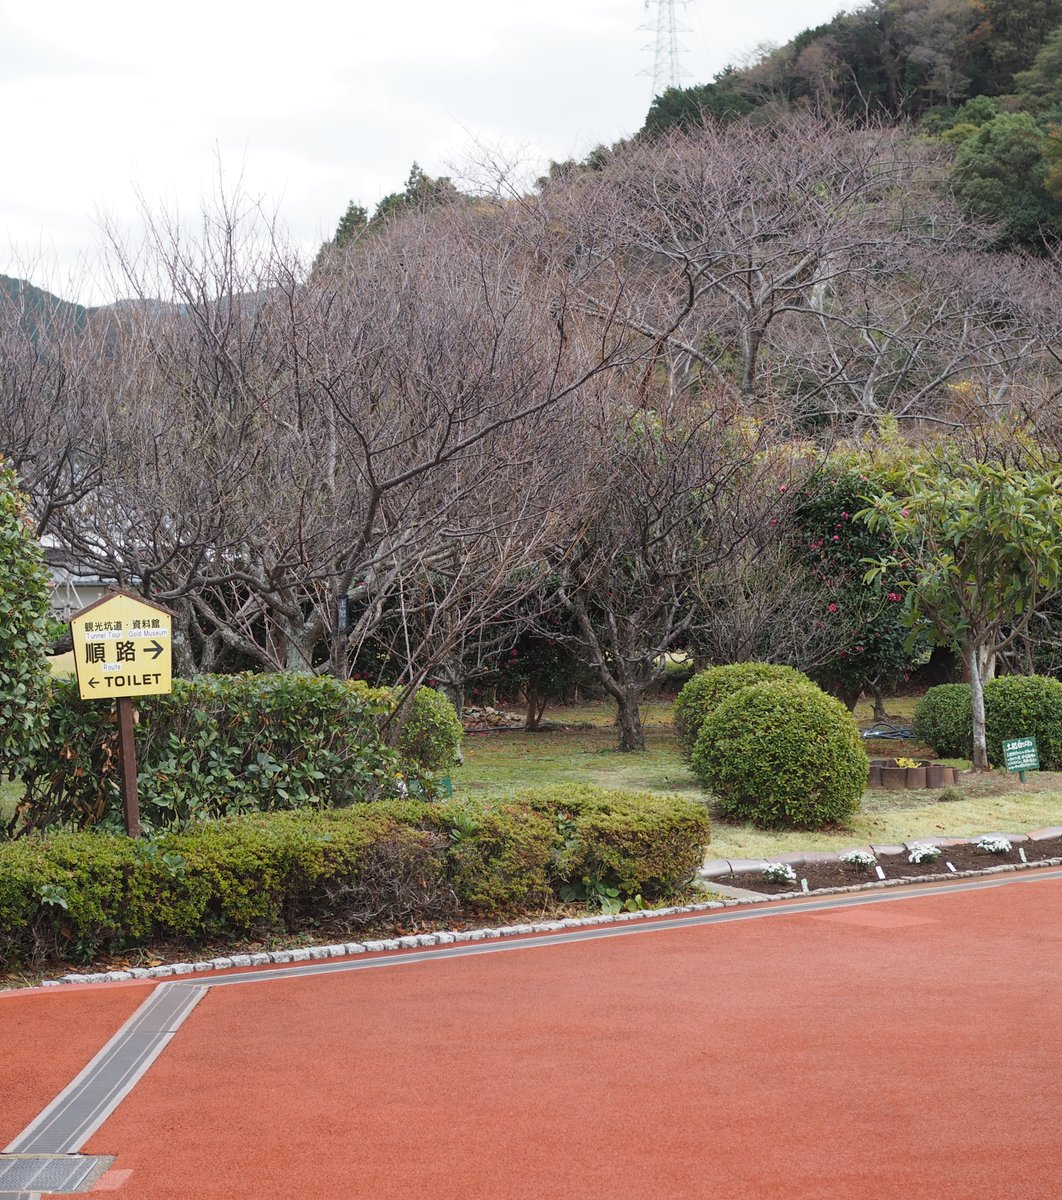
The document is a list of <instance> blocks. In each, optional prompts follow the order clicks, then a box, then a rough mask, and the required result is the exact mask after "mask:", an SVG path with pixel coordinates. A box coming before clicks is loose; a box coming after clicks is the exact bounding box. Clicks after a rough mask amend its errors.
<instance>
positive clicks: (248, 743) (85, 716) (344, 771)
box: [9, 674, 461, 833]
mask: <svg viewBox="0 0 1062 1200" xmlns="http://www.w3.org/2000/svg"><path fill="white" fill-rule="evenodd" d="M397 701H398V695H397V694H396V693H395V692H392V691H391V690H389V689H387V688H368V687H366V686H365V685H362V684H356V683H348V682H343V681H340V680H338V679H333V678H331V677H329V676H317V675H305V674H272V675H256V674H245V675H200V676H198V677H196V678H194V679H176V680H174V684H173V691H172V692H171V693H170V694H169V695H164V696H144V697H141V698H140V699H138V700H137V704H136V708H137V714H138V725H137V765H138V768H139V792H140V811H141V819H142V822H143V824H144V826H145V828H146V829H148V830H161V829H180V828H183V827H184V826H186V825H188V824H189V823H191V822H194V821H198V820H204V819H213V818H217V817H222V816H229V815H232V814H236V813H245V812H255V811H259V812H261V811H272V810H281V809H299V808H336V807H343V806H345V805H349V804H353V803H356V802H361V801H366V800H375V799H381V798H386V797H388V796H397V795H401V794H402V793H403V792H405V791H414V792H417V793H418V794H421V795H424V796H430V795H431V794H432V792H433V784H434V778H435V776H436V774H437V773H438V772H440V771H444V770H446V769H448V768H449V767H450V766H452V765H453V764H454V762H455V761H456V756H457V753H458V750H459V748H460V743H461V726H460V722H459V721H458V720H457V716H456V714H455V713H454V711H453V707H452V705H450V703H449V701H447V700H446V699H445V698H444V697H443V696H441V695H439V694H438V693H437V692H434V691H432V690H431V689H427V688H426V689H422V690H421V691H420V692H418V693H417V694H416V695H415V696H414V697H413V699H412V700H411V701H410V702H409V704H408V706H407V708H406V710H405V713H404V717H405V720H404V724H401V725H400V727H399V730H398V736H397V737H396V738H395V740H394V745H391V744H389V742H388V739H387V738H386V737H385V729H386V730H387V731H388V732H389V731H390V725H389V722H390V721H391V720H392V718H393V717H394V710H395V707H396V704H397ZM117 738H118V727H117V724H116V721H115V717H114V711H113V708H112V707H111V706H110V705H107V704H99V703H91V702H86V701H83V700H80V699H79V698H78V694H77V687H76V685H75V684H74V683H73V681H65V680H64V681H58V680H57V681H56V682H55V684H54V686H53V695H52V701H51V704H50V707H49V710H48V724H47V730H46V738H45V741H44V743H43V744H42V746H41V747H40V748H39V750H38V751H37V752H36V753H35V754H34V755H32V756H30V758H29V759H28V760H27V763H26V767H25V770H24V772H23V776H22V778H23V782H24V783H25V797H24V799H23V801H22V802H21V804H20V805H19V808H18V811H17V812H16V814H15V817H14V819H13V821H12V822H11V824H10V826H9V832H13V833H25V832H28V831H30V830H33V829H45V828H48V827H50V826H54V825H61V826H72V827H75V828H86V827H89V826H93V825H99V824H102V825H103V826H105V827H106V826H108V825H114V826H115V827H118V821H119V814H120V812H121V787H120V779H119V762H118V754H117Z"/></svg>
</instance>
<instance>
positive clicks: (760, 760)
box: [692, 682, 869, 829]
mask: <svg viewBox="0 0 1062 1200" xmlns="http://www.w3.org/2000/svg"><path fill="white" fill-rule="evenodd" d="M692 766H693V772H694V774H695V775H696V776H697V778H698V780H699V781H700V783H701V784H702V786H703V787H705V788H707V789H708V790H710V791H711V792H713V793H714V795H715V796H716V798H717V799H718V801H719V807H720V809H721V811H722V812H723V813H724V814H725V815H726V816H728V817H733V818H736V819H738V820H745V821H751V822H752V823H753V824H755V825H759V826H762V827H763V828H767V829H822V828H823V827H825V826H827V825H833V824H837V823H840V822H843V821H844V820H845V819H846V818H847V817H849V816H851V814H852V813H854V812H855V811H856V810H857V809H858V807H859V799H860V796H861V795H862V794H863V790H864V789H865V787H866V784H867V775H868V769H869V763H868V761H867V756H866V752H865V750H864V749H863V744H862V742H861V740H860V737H859V731H858V729H857V728H856V724H855V721H854V720H853V719H852V714H851V713H850V712H849V711H848V710H847V709H846V708H845V706H844V705H843V704H842V703H841V702H840V701H839V700H835V699H834V698H833V697H832V696H827V695H826V693H825V692H823V691H822V690H821V689H819V688H817V687H814V686H813V685H808V684H797V685H793V684H791V683H779V682H776V683H759V684H754V685H752V686H751V687H747V688H742V689H741V691H738V692H735V693H734V694H733V695H732V696H730V697H728V698H727V699H726V700H724V701H723V702H722V703H721V704H720V705H719V707H718V708H716V709H715V711H714V712H713V713H711V714H710V715H709V716H708V718H707V719H706V720H705V722H704V724H703V725H702V727H701V732H700V734H699V736H698V738H697V744H696V746H695V747H694V750H693V760H692Z"/></svg>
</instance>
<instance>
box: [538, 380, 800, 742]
mask: <svg viewBox="0 0 1062 1200" xmlns="http://www.w3.org/2000/svg"><path fill="white" fill-rule="evenodd" d="M773 433H774V431H772V430H770V429H769V428H768V427H767V426H765V425H763V424H757V423H747V422H744V423H743V422H740V421H738V422H735V421H734V412H733V408H732V406H731V404H730V402H729V400H728V398H726V397H720V396H718V395H716V396H712V395H709V394H701V395H699V396H696V397H695V396H692V395H691V394H690V393H688V392H684V393H680V394H679V395H678V396H676V397H673V398H670V399H668V398H666V397H661V398H660V400H659V402H658V403H656V404H654V403H653V402H652V401H651V400H647V399H646V400H643V399H641V398H637V397H636V398H635V399H634V400H631V399H630V398H629V396H628V398H626V399H619V398H617V397H615V396H613V397H612V399H611V402H610V403H609V404H607V405H606V406H604V407H602V408H601V409H599V410H598V411H597V412H596V413H595V414H593V420H592V421H590V420H589V419H588V420H587V423H586V428H585V434H584V436H585V437H586V439H587V449H588V455H587V459H586V462H585V463H584V467H583V471H582V473H581V474H580V475H578V476H577V477H575V478H574V479H573V480H572V488H573V493H572V503H573V521H574V526H573V530H574V531H573V536H572V537H571V539H570V541H569V542H567V543H565V544H563V545H561V546H559V547H557V549H556V550H555V552H554V564H553V565H554V570H555V571H556V572H557V574H558V576H559V578H560V579H561V581H562V582H561V586H560V589H559V594H560V598H561V600H562V602H563V603H564V604H565V605H566V607H567V608H568V610H569V611H570V613H571V615H572V617H573V619H574V621H575V623H576V625H577V627H578V631H579V641H580V644H581V646H582V650H583V654H584V656H585V661H586V662H587V664H588V666H590V667H591V668H592V670H593V671H594V673H595V674H596V676H597V678H598V680H599V681H600V683H601V685H602V686H603V687H604V689H605V691H606V692H607V693H608V694H609V695H610V696H611V697H612V698H613V699H614V700H615V701H616V705H617V709H618V724H619V729H620V748H621V749H623V750H644V749H645V735H644V732H643V729H642V725H641V717H640V711H639V707H640V703H641V700H642V698H643V697H644V695H645V692H646V690H647V689H648V688H649V687H650V686H651V685H652V684H653V683H655V682H658V681H659V680H660V679H661V678H662V677H663V675H664V672H665V669H666V660H665V656H666V654H667V653H668V651H669V650H671V649H673V648H675V647H676V646H679V645H682V644H683V643H684V641H685V639H686V638H687V636H688V635H689V634H690V632H691V630H692V629H693V628H694V626H695V623H696V621H697V619H698V604H697V585H698V581H700V580H703V579H704V578H705V577H706V576H708V575H709V574H711V573H715V574H716V575H717V576H718V575H722V574H724V572H725V570H726V566H727V564H728V563H730V562H732V561H733V559H734V557H735V556H736V555H738V554H740V553H741V551H742V549H743V547H745V546H746V545H748V544H750V543H751V541H752V540H753V538H754V537H756V535H758V534H762V533H763V532H764V530H765V529H766V528H767V525H768V522H769V521H770V520H771V519H772V517H773V515H774V514H775V513H776V512H778V511H780V510H781V509H782V507H783V506H784V504H785V503H786V501H785V496H786V493H787V492H788V490H789V486H788V485H789V483H790V482H791V481H792V480H793V479H794V478H795V477H797V476H799V475H800V474H801V473H802V472H803V471H804V470H806V469H807V468H806V466H804V465H803V463H804V460H803V459H802V458H801V457H800V456H798V455H794V454H791V453H787V451H786V449H785V448H784V444H783V442H782V441H781V440H778V441H775V439H774V437H773V436H772V434H773Z"/></svg>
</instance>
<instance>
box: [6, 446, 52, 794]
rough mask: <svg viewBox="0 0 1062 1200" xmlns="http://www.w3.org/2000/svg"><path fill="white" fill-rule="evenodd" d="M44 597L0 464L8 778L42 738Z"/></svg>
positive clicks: (34, 555) (39, 558)
mask: <svg viewBox="0 0 1062 1200" xmlns="http://www.w3.org/2000/svg"><path fill="white" fill-rule="evenodd" d="M49 592H50V588H49V581H48V572H47V570H46V569H45V566H44V559H43V555H42V553H41V548H40V544H39V543H38V541H37V539H36V538H35V537H34V535H33V529H32V526H31V524H30V522H29V519H28V517H27V515H26V499H25V496H23V495H22V493H21V492H20V491H19V490H18V486H17V481H16V479H15V474H14V472H13V471H11V470H10V469H9V468H7V467H4V466H3V465H2V464H0V773H2V774H6V775H8V776H9V777H11V778H15V777H17V776H20V775H21V774H22V772H23V771H24V770H25V767H26V764H27V762H28V761H29V760H30V758H31V757H32V755H33V754H34V752H35V751H37V750H38V749H39V748H40V746H41V744H42V741H43V738H44V725H45V714H46V712H47V704H48V680H49V672H48V662H47V659H46V657H45V650H46V648H47V643H48V597H49Z"/></svg>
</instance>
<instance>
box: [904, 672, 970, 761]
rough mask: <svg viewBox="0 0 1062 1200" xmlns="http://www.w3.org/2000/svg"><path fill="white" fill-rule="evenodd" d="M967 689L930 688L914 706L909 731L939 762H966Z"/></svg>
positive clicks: (965, 685) (960, 686) (957, 686)
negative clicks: (952, 759)
mask: <svg viewBox="0 0 1062 1200" xmlns="http://www.w3.org/2000/svg"><path fill="white" fill-rule="evenodd" d="M971 711H972V709H971V701H970V685H969V684H968V683H941V684H938V685H937V686H936V687H931V688H930V689H929V691H928V692H926V694H925V695H924V696H923V697H922V699H921V700H919V701H918V703H917V705H915V711H914V720H913V722H912V728H913V729H914V735H915V737H916V738H917V739H918V740H919V741H920V742H925V744H926V745H927V746H932V747H933V751H934V753H935V754H936V755H937V756H938V757H940V758H970V757H971V755H972V754H973V718H972V717H971Z"/></svg>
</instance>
